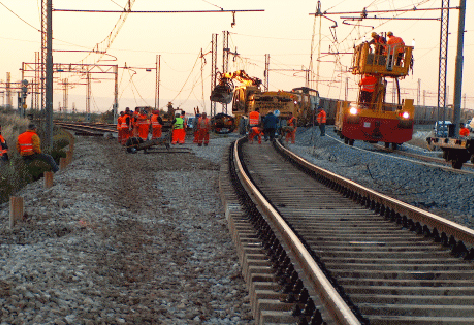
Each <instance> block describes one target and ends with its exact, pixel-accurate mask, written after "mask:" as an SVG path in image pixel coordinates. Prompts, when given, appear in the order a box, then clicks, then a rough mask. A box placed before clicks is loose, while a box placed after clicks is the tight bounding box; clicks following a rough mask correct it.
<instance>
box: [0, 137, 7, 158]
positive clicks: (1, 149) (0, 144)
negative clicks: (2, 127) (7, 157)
mask: <svg viewBox="0 0 474 325" xmlns="http://www.w3.org/2000/svg"><path fill="white" fill-rule="evenodd" d="M2 143H5V139H4V138H3V135H1V134H0V157H1V156H3V155H4V154H6V153H7V149H3V146H2Z"/></svg>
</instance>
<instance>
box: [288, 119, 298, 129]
mask: <svg viewBox="0 0 474 325" xmlns="http://www.w3.org/2000/svg"><path fill="white" fill-rule="evenodd" d="M287 124H288V126H292V127H296V118H295V117H292V118H290V119H289V120H288V123H287Z"/></svg>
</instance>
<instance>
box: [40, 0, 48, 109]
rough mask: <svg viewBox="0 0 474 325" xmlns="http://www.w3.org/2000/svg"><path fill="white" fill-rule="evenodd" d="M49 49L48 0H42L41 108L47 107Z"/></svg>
mask: <svg viewBox="0 0 474 325" xmlns="http://www.w3.org/2000/svg"><path fill="white" fill-rule="evenodd" d="M47 49H48V0H42V1H41V52H40V66H39V68H40V69H39V80H38V81H39V92H40V103H39V104H40V107H39V108H40V110H43V109H45V108H46V55H47Z"/></svg>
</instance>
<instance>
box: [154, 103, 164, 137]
mask: <svg viewBox="0 0 474 325" xmlns="http://www.w3.org/2000/svg"><path fill="white" fill-rule="evenodd" d="M163 125H164V123H163V120H162V119H161V117H160V111H159V110H157V109H156V110H154V111H153V115H152V116H151V138H152V139H158V138H161V128H162V127H163Z"/></svg>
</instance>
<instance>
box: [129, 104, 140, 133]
mask: <svg viewBox="0 0 474 325" xmlns="http://www.w3.org/2000/svg"><path fill="white" fill-rule="evenodd" d="M138 115H140V108H138V107H135V110H134V111H133V114H132V115H131V119H130V122H131V124H132V136H133V137H138V124H137V120H138Z"/></svg>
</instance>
